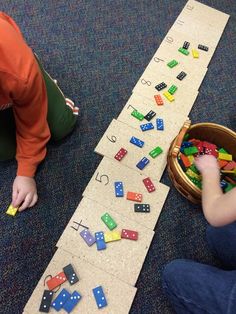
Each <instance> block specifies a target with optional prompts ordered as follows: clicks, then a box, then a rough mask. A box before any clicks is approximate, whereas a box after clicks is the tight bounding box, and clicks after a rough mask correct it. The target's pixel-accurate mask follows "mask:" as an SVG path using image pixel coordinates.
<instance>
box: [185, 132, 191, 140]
mask: <svg viewBox="0 0 236 314" xmlns="http://www.w3.org/2000/svg"><path fill="white" fill-rule="evenodd" d="M189 136H190V135H189V133H186V134H185V135H184V141H187V140H188V139H189Z"/></svg>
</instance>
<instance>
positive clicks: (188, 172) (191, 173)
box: [186, 169, 201, 180]
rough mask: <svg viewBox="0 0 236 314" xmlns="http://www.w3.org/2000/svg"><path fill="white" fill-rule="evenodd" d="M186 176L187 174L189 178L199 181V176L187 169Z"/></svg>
mask: <svg viewBox="0 0 236 314" xmlns="http://www.w3.org/2000/svg"><path fill="white" fill-rule="evenodd" d="M186 174H188V175H189V176H190V177H192V178H196V179H197V180H200V179H201V176H200V175H198V174H197V173H195V172H193V171H192V170H191V169H188V170H187V171H186Z"/></svg>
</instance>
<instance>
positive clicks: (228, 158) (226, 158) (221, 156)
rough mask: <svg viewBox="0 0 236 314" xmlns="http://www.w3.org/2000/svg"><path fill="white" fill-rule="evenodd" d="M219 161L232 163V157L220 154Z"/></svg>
mask: <svg viewBox="0 0 236 314" xmlns="http://www.w3.org/2000/svg"><path fill="white" fill-rule="evenodd" d="M218 159H223V160H227V161H232V155H230V154H225V153H219V155H218Z"/></svg>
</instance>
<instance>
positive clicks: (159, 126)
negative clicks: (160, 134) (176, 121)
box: [156, 118, 164, 131]
mask: <svg viewBox="0 0 236 314" xmlns="http://www.w3.org/2000/svg"><path fill="white" fill-rule="evenodd" d="M156 124H157V130H158V131H163V130H164V122H163V119H160V118H157V120H156Z"/></svg>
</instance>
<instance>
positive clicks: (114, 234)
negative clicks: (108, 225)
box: [104, 231, 121, 242]
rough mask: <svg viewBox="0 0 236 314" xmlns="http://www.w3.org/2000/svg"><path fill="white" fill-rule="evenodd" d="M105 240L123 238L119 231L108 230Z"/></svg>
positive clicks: (110, 240)
mask: <svg viewBox="0 0 236 314" xmlns="http://www.w3.org/2000/svg"><path fill="white" fill-rule="evenodd" d="M104 239H105V242H113V241H118V240H120V239H121V235H120V232H119V231H107V232H105V233H104Z"/></svg>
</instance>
